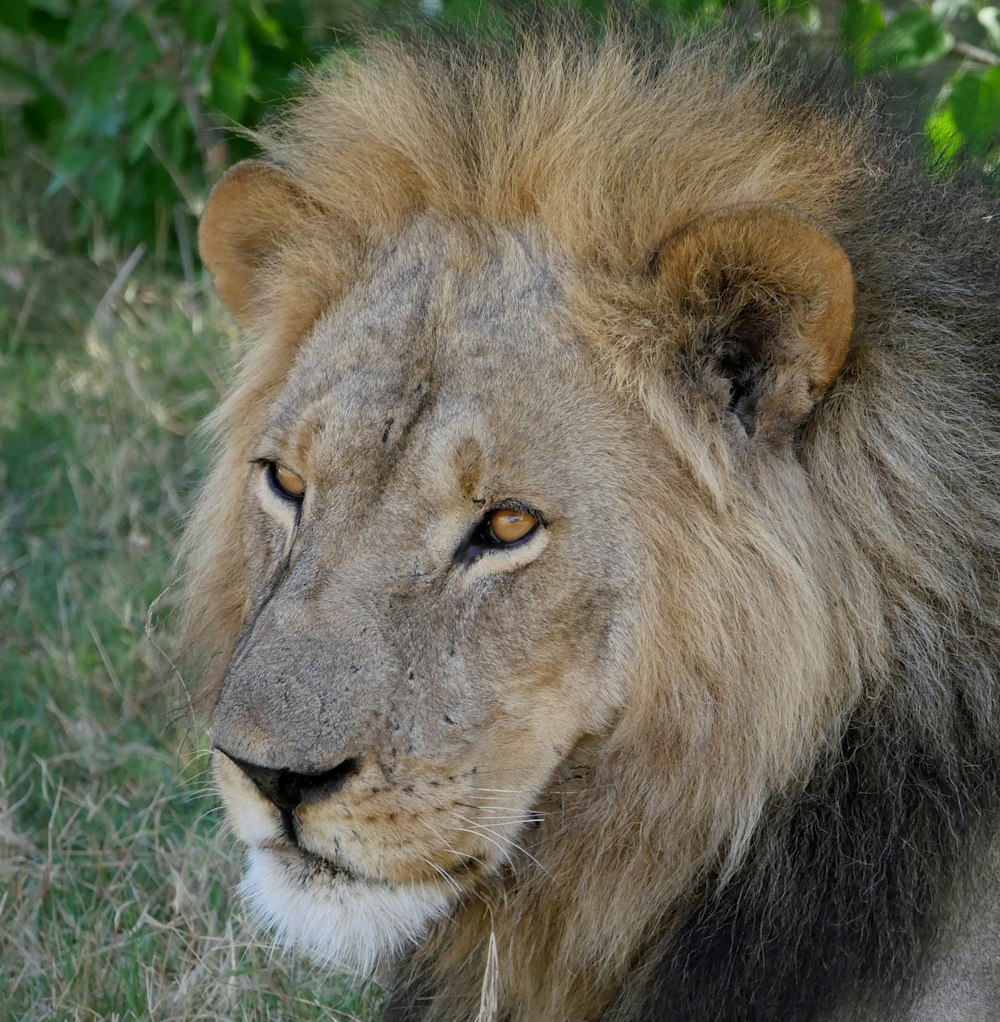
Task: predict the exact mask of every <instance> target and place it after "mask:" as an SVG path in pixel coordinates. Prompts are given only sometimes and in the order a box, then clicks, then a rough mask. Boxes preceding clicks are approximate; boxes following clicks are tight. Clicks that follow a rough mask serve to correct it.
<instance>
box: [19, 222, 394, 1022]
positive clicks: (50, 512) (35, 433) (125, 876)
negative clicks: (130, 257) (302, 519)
mask: <svg viewBox="0 0 1000 1022" xmlns="http://www.w3.org/2000/svg"><path fill="white" fill-rule="evenodd" d="M3 226H4V225H3V224H2V223H0V234H3V233H4V231H3ZM6 236H7V238H8V239H13V242H11V241H8V242H7V243H5V244H6V247H7V248H8V249H9V248H10V247H11V245H12V244H14V243H16V244H17V245H18V250H17V252H16V253H12V252H11V251H9V250H8V251H0V1020H2V1022H7V1020H11V1022H15V1020H16V1022H33V1020H39V1022H40V1020H44V1019H59V1020H62V1019H73V1020H78V1019H79V1020H96V1019H107V1020H116V1022H126V1020H140V1019H142V1020H146V1019H156V1020H168V1019H171V1020H172V1019H176V1020H181V1019H183V1020H197V1019H227V1020H234V1019H240V1020H244V1019H245V1020H264V1019H270V1020H278V1019H282V1020H289V1022H291V1020H307V1019H309V1020H313V1019H319V1018H331V1019H339V1018H355V1017H357V1018H367V1017H370V1015H371V1011H372V1006H373V1004H374V1003H375V1002H376V1000H377V994H376V992H375V991H373V990H359V989H355V990H354V991H351V990H350V989H349V988H348V987H347V986H346V985H345V984H344V983H343V982H341V981H340V980H338V979H337V978H335V977H330V976H325V975H322V974H321V973H320V972H319V970H315V969H312V968H310V967H309V966H308V965H305V964H303V963H295V962H292V961H290V960H289V959H287V958H286V957H284V956H281V955H278V954H274V953H273V952H272V951H271V950H270V949H269V948H268V947H267V946H266V944H264V943H254V942H253V931H252V928H251V926H250V925H249V924H248V922H247V921H246V919H245V918H244V916H243V914H242V911H241V908H240V906H239V905H238V904H237V903H236V902H235V899H234V897H233V895H232V888H233V886H234V884H235V882H236V880H237V879H238V876H239V861H238V860H239V853H238V850H237V848H236V847H235V842H234V841H233V840H232V839H231V838H229V837H228V836H227V835H226V834H224V833H223V832H222V827H221V817H220V813H219V810H218V807H217V800H216V799H215V797H214V796H213V795H212V794H211V791H210V782H209V778H208V776H207V773H206V766H207V761H206V754H205V746H204V738H203V730H204V721H202V720H198V719H197V718H196V717H194V716H193V715H192V713H191V712H190V710H189V708H188V704H187V697H186V688H185V684H184V681H183V680H182V679H181V677H180V676H179V675H178V673H177V672H176V671H174V670H173V668H172V666H171V664H170V662H169V660H168V659H167V657H166V656H165V655H164V653H162V652H161V650H160V648H159V647H160V646H161V645H162V646H163V647H164V648H168V647H169V619H167V620H166V622H165V623H164V621H162V620H160V619H161V618H163V615H162V614H159V613H155V612H154V614H153V616H152V617H153V623H154V628H153V634H152V637H151V638H147V637H146V635H145V631H146V621H147V613H148V611H149V608H150V606H151V605H153V604H154V603H155V602H156V601H157V598H158V597H159V595H160V593H161V591H162V590H163V589H164V587H165V586H166V585H167V584H168V581H169V579H170V576H171V560H172V556H173V549H174V547H175V545H176V542H177V536H178V533H179V531H180V527H181V522H182V518H183V514H184V511H185V508H186V506H187V504H188V503H189V501H190V499H191V496H192V493H193V490H194V485H195V481H196V479H197V477H198V474H199V472H200V471H201V469H202V467H203V466H202V458H201V456H200V454H199V450H200V448H199V445H198V443H197V442H196V441H195V440H194V439H193V435H192V433H193V429H194V426H195V424H196V423H197V422H198V421H199V420H200V419H201V418H202V417H203V415H204V414H205V413H206V412H207V411H208V410H209V409H210V408H211V407H212V406H213V405H214V404H215V403H216V401H217V400H218V390H219V384H218V381H219V379H220V378H224V376H225V373H226V367H227V366H228V365H229V364H230V363H231V361H232V357H233V354H234V349H235V345H236V339H235V337H234V335H233V333H232V328H231V326H230V325H229V324H228V321H227V320H226V319H225V317H224V316H223V315H222V314H221V313H220V311H219V309H218V306H217V305H215V304H213V301H212V299H211V298H210V297H209V296H208V295H207V294H206V293H205V292H204V291H202V289H201V287H200V285H198V284H183V283H178V282H175V281H167V282H163V281H158V280H156V279H155V277H154V276H153V275H152V274H150V273H148V272H145V271H144V269H143V267H142V265H141V264H140V266H139V267H138V269H137V270H135V271H133V272H132V273H131V274H126V275H125V276H124V277H123V279H121V280H119V281H118V283H117V286H116V287H114V288H112V290H111V291H110V292H108V287H109V285H110V284H111V282H112V280H113V276H114V275H113V273H111V272H105V273H102V272H101V271H100V270H98V269H97V268H96V267H94V266H93V265H91V264H84V263H81V262H79V261H76V262H74V261H71V260H59V259H57V258H55V257H53V256H52V255H51V253H49V252H44V251H39V252H33V251H30V250H29V247H28V246H27V243H28V241H29V240H30V238H29V236H28V235H23V236H20V237H19V236H16V235H15V233H14V232H12V231H8V232H6ZM102 298H103V299H104V300H103V301H102ZM95 309H97V310H98V311H97V312H95ZM163 603H164V604H166V603H169V594H168V598H167V599H166V600H164V601H163ZM164 629H165V634H164Z"/></svg>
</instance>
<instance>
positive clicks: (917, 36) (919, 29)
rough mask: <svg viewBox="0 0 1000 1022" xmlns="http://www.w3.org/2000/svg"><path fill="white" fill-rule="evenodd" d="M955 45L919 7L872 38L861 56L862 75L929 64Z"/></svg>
mask: <svg viewBox="0 0 1000 1022" xmlns="http://www.w3.org/2000/svg"><path fill="white" fill-rule="evenodd" d="M954 43H955V40H954V38H953V37H952V35H951V33H950V32H947V31H946V30H945V29H944V28H943V27H942V25H941V24H940V23H939V22H938V21H936V20H935V18H934V17H933V16H932V15H931V13H930V11H927V10H924V9H923V8H919V7H918V8H915V9H913V10H909V11H904V12H903V13H902V14H899V15H897V16H896V17H895V18H893V19H892V21H890V22H889V24H888V25H886V26H885V27H884V28H881V29H879V31H877V32H876V33H875V34H874V35H872V36H871V38H870V39H869V41H868V45H867V47H865V48H864V49H863V50H862V53H861V72H862V73H863V74H868V73H870V72H872V71H878V70H882V69H885V68H906V67H922V66H923V65H925V64H932V63H933V62H934V61H935V60H938V59H940V58H941V57H943V56H944V55H945V54H946V53H947V52H948V51H949V50H950V49H951V48H952V46H953V45H954Z"/></svg>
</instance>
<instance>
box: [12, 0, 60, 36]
mask: <svg viewBox="0 0 1000 1022" xmlns="http://www.w3.org/2000/svg"><path fill="white" fill-rule="evenodd" d="M18 2H19V0H14V3H15V4H16V3H18ZM20 2H21V3H23V2H24V0H20ZM27 6H28V9H29V14H28V20H29V23H30V26H31V31H32V32H34V33H35V35H39V36H41V37H42V38H43V39H44V40H46V42H50V43H55V44H56V45H62V43H63V42H64V41H65V39H66V31H67V29H68V28H69V18H62V17H59V15H57V14H53V13H52V12H51V11H46V10H44V9H43V8H41V7H39V6H38V5H37V4H35V5H31V4H29V5H27Z"/></svg>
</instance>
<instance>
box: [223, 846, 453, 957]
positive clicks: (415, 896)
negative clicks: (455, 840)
mask: <svg viewBox="0 0 1000 1022" xmlns="http://www.w3.org/2000/svg"><path fill="white" fill-rule="evenodd" d="M239 893H240V894H241V895H242V896H243V897H244V898H245V899H246V901H247V903H248V905H249V907H250V912H251V915H252V916H253V918H254V921H255V922H256V923H257V924H258V925H260V926H262V927H264V928H266V929H268V930H270V931H272V932H273V933H274V935H275V938H276V939H277V940H278V942H279V943H281V944H283V945H285V947H288V948H291V947H294V948H296V949H298V950H300V951H303V952H305V953H306V954H307V955H309V957H311V958H312V959H314V960H315V961H317V962H319V963H320V964H322V965H325V966H332V967H336V968H338V969H343V970H346V971H349V972H355V973H360V974H364V975H368V974H370V973H371V972H372V971H373V970H374V969H375V968H376V967H377V966H379V965H380V964H382V963H384V962H387V961H390V960H392V959H393V958H396V957H397V956H398V955H400V954H401V953H402V952H403V951H405V950H406V949H407V948H408V947H410V946H412V945H414V944H416V943H417V942H419V941H420V940H421V938H422V937H423V936H424V935H425V934H426V933H427V931H428V929H429V928H430V926H431V925H432V924H433V923H434V922H436V921H437V920H438V919H440V918H442V917H443V916H445V915H447V913H448V911H449V909H450V908H451V903H452V899H451V898H450V897H449V896H448V894H447V893H446V892H445V891H442V890H438V889H437V888H435V887H432V886H430V885H427V884H405V885H399V886H394V885H390V884H382V883H369V882H367V881H365V880H362V879H359V878H357V877H354V876H352V875H351V874H349V873H346V872H343V871H340V870H338V869H336V867H334V866H332V865H330V864H327V863H324V862H323V860H321V859H317V858H316V857H314V856H304V855H298V854H295V853H289V852H285V851H276V850H272V849H266V848H251V849H250V850H249V851H248V852H247V857H246V869H245V872H244V874H243V880H242V881H241V883H240V886H239Z"/></svg>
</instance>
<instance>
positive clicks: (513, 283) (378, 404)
mask: <svg viewBox="0 0 1000 1022" xmlns="http://www.w3.org/2000/svg"><path fill="white" fill-rule="evenodd" d="M540 258H541V253H533V252H532V251H531V248H530V245H529V244H528V243H527V242H526V241H523V240H518V239H516V238H514V237H513V236H511V235H507V234H504V233H502V232H501V233H500V234H498V235H497V237H496V238H494V239H493V240H492V241H488V242H487V241H485V240H484V239H476V240H475V242H474V241H473V239H471V238H468V237H465V236H463V235H462V234H461V233H456V232H454V231H449V230H448V229H446V228H444V227H442V226H441V225H440V224H437V223H436V222H435V221H434V220H433V219H425V220H421V221H418V222H416V223H415V224H414V225H413V226H412V227H411V228H410V229H409V230H408V231H407V232H406V233H405V234H404V235H403V236H402V237H401V238H400V239H399V240H398V242H397V245H396V246H395V251H394V252H392V253H388V252H378V253H376V254H375V255H374V256H373V257H372V259H371V260H370V262H369V264H368V266H367V267H366V268H365V270H364V273H363V275H362V277H361V280H360V281H359V282H358V283H357V284H356V285H355V286H354V287H353V288H352V289H351V290H350V291H349V292H348V293H347V294H345V295H344V296H343V297H342V299H341V301H340V302H339V303H338V305H337V307H336V309H334V310H332V311H331V312H330V313H329V314H327V315H325V316H324V317H323V318H321V319H320V320H319V321H318V322H317V324H316V325H315V327H314V328H313V330H312V331H311V332H310V334H309V336H308V337H307V338H305V339H304V340H303V343H302V345H301V347H300V349H299V350H298V352H297V353H296V357H295V359H294V362H293V364H292V366H291V367H290V369H289V372H288V377H287V381H286V382H285V383H284V385H283V386H282V388H281V389H280V391H279V392H278V393H277V395H276V396H275V398H274V400H273V401H272V402H271V404H270V405H269V407H268V410H267V417H266V420H265V421H264V423H263V425H262V429H261V430H260V432H259V435H258V436H257V437H256V439H255V444H254V448H253V450H252V451H251V452H249V453H250V457H249V458H248V459H247V465H246V468H245V469H244V471H245V473H246V477H247V478H246V484H245V491H244V494H243V498H242V505H243V506H242V512H241V535H242V543H243V545H244V557H245V563H246V565H247V569H248V573H249V577H250V593H249V602H250V607H251V609H250V613H249V614H248V616H247V620H246V622H245V623H244V625H243V628H242V630H241V634H240V636H239V639H238V641H237V645H236V650H235V652H234V655H233V657H232V660H231V662H230V664H229V667H228V669H227V671H226V676H225V679H224V681H223V683H222V687H221V690H220V693H219V696H218V701H217V703H216V707H215V711H214V715H213V725H212V737H213V742H214V744H215V746H216V753H215V757H216V775H217V779H218V783H219V786H220V789H221V791H222V793H223V796H224V798H225V800H226V804H227V808H228V810H229V814H230V818H231V820H232V824H233V829H234V830H235V832H236V833H237V835H238V836H239V837H240V838H241V839H242V840H243V841H244V842H245V843H246V844H247V845H248V846H249V848H250V849H251V854H250V856H249V859H248V874H247V878H246V880H245V882H244V885H243V890H244V891H245V892H246V893H247V894H248V896H249V897H250V899H251V901H252V903H253V904H254V905H255V906H256V907H257V908H258V910H259V913H260V915H261V916H262V917H263V918H264V919H265V920H266V921H268V922H269V923H271V924H273V925H274V926H276V928H277V929H278V931H279V933H281V934H282V936H284V937H285V938H286V939H288V940H289V941H290V942H294V943H298V944H302V945H304V946H306V947H307V948H309V949H310V950H312V951H313V953H314V954H316V955H318V956H319V957H321V958H324V959H329V960H333V961H335V962H336V963H337V964H339V965H341V966H345V965H347V966H353V967H355V968H358V969H367V968H370V967H371V965H372V964H374V963H375V962H377V961H379V960H380V959H383V958H386V957H391V956H392V955H393V954H394V953H398V951H399V950H400V949H401V948H402V947H404V946H405V945H406V944H407V943H408V942H412V941H414V940H416V939H418V938H420V937H421V936H423V935H424V934H425V932H426V930H427V928H428V926H429V925H430V923H432V922H433V921H435V920H436V919H438V918H440V917H441V916H442V915H444V914H445V913H446V912H447V911H448V910H449V909H450V908H451V907H452V906H453V905H454V904H455V903H456V902H457V901H458V900H459V899H460V898H461V897H462V896H463V895H464V894H466V893H467V892H469V891H471V890H473V889H474V888H475V886H476V884H477V883H478V882H480V881H481V880H482V878H483V877H484V876H490V875H495V874H497V873H498V872H500V871H501V870H502V869H504V868H507V867H509V865H510V863H511V860H512V858H513V856H514V853H515V849H518V848H519V845H520V842H521V840H522V838H521V834H522V831H524V830H525V828H526V827H528V826H529V825H530V824H532V823H534V822H537V817H536V816H535V814H534V807H535V806H536V804H537V802H538V799H539V796H540V794H541V793H542V792H543V791H544V790H545V789H547V788H548V787H550V785H551V784H552V782H553V779H554V777H555V776H556V774H557V773H558V771H559V770H560V769H565V764H566V763H567V762H568V761H570V760H571V754H572V751H573V750H574V748H575V747H576V746H577V744H578V743H579V742H580V740H581V739H583V738H585V737H586V736H589V735H594V734H598V733H602V732H604V731H605V730H607V728H608V727H609V726H610V725H611V724H612V722H613V721H614V719H615V717H616V716H617V715H618V714H619V713H620V710H621V706H622V703H623V698H624V692H623V678H624V677H625V676H626V675H627V673H628V661H629V650H630V648H631V642H630V641H629V637H630V636H631V635H633V634H634V633H635V631H636V629H637V628H638V619H639V615H640V610H639V604H640V595H641V592H642V588H643V587H642V582H641V580H642V578H643V576H644V575H645V574H647V572H645V571H644V570H643V564H642V561H641V553H639V551H641V542H640V536H639V529H640V524H639V521H638V509H639V508H641V505H642V502H643V498H642V496H641V493H638V492H633V487H634V486H636V485H638V484H640V481H641V478H642V472H641V471H639V470H638V469H637V471H636V472H635V473H631V472H627V473H623V472H622V471H621V469H622V466H621V464H620V459H619V458H618V457H617V455H616V454H615V451H616V449H617V447H618V445H619V443H620V437H621V436H622V435H625V434H630V433H635V432H637V431H638V432H641V430H642V428H643V427H642V422H641V420H640V419H639V418H638V417H637V416H635V415H630V414H629V413H628V412H627V410H625V409H624V408H623V407H622V406H621V403H620V402H617V403H616V402H615V401H614V400H613V399H612V398H611V397H610V396H609V395H608V394H607V393H606V392H605V389H604V388H601V387H600V386H599V385H598V375H597V372H596V370H595V369H594V367H593V365H592V362H593V359H592V358H589V357H588V356H587V355H586V353H585V351H584V350H583V349H582V348H581V345H580V344H579V343H578V342H576V341H574V340H573V339H572V337H571V335H570V333H569V331H568V330H567V328H566V326H565V322H564V321H565V318H566V317H565V315H564V314H563V311H562V309H561V307H560V302H561V299H559V298H558V297H557V294H556V291H557V288H556V284H555V282H554V280H553V278H552V274H551V272H550V271H549V270H548V269H547V268H546V266H545V265H544V264H543V263H541V262H540ZM275 466H280V474H279V472H278V470H276V468H275ZM597 480H600V481H601V482H600V485H598V484H597ZM283 487H284V488H283ZM293 491H295V492H293ZM236 763H243V764H252V765H254V766H256V767H262V768H266V769H269V770H272V771H276V772H280V774H279V778H280V776H281V774H287V775H301V776H303V777H305V776H308V777H310V778H313V780H312V781H310V782H309V784H308V790H306V788H303V791H302V797H301V799H300V800H299V801H297V802H295V801H294V800H295V796H293V795H289V799H290V801H289V803H288V805H287V806H285V805H284V804H282V799H281V796H280V795H275V794H274V792H273V791H272V790H271V789H269V788H268V784H269V783H270V778H265V777H264V776H263V772H261V773H260V774H254V772H253V771H252V770H251V771H249V772H246V771H245V770H241V769H239V768H238V767H237V766H236ZM316 775H319V779H318V780H316V779H315V778H316ZM282 783H283V782H282V781H281V780H280V779H279V780H276V781H275V784H277V785H279V786H280V785H281V784H282ZM303 783H305V782H303ZM287 784H288V786H291V784H292V782H291V781H289V782H287ZM268 794H270V796H271V797H270V798H269V797H267V796H268Z"/></svg>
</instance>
